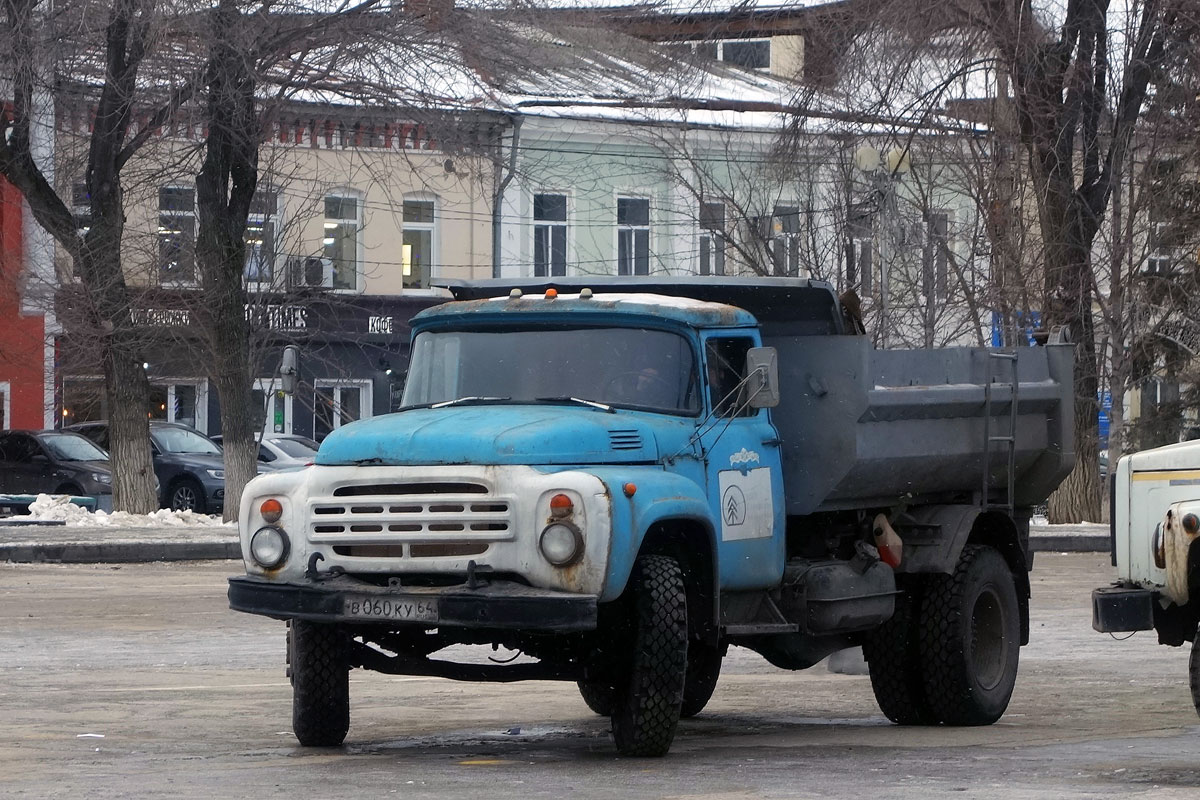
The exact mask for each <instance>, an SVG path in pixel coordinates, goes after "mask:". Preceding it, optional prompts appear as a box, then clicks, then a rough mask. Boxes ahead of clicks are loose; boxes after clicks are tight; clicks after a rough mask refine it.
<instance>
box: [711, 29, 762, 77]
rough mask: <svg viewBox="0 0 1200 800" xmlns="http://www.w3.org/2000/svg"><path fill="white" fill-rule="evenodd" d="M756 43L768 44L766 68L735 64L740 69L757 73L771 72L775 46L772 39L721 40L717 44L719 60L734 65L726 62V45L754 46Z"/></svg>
mask: <svg viewBox="0 0 1200 800" xmlns="http://www.w3.org/2000/svg"><path fill="white" fill-rule="evenodd" d="M756 42H766V43H767V65H766V66H765V67H743V66H742V65H741V64H734V66H736V67H738V68H739V69H750V70H754V71H755V72H770V71H771V50H772V48H773V47H774V45H773V44H772V42H771V39H770V37H758V38H754V39H721V40H719V41H718V42H717V60H718V61H720V62H722V63H732V62H728V61H726V60H725V45H727V44H754V43H756Z"/></svg>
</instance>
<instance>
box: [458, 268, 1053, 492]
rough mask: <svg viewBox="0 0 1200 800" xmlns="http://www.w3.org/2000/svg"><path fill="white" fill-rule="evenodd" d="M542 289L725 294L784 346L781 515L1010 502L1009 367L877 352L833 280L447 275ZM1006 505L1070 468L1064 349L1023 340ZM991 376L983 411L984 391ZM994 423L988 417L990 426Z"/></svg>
mask: <svg viewBox="0 0 1200 800" xmlns="http://www.w3.org/2000/svg"><path fill="white" fill-rule="evenodd" d="M513 286H519V287H521V288H523V289H524V290H525V291H534V292H544V291H545V290H546V289H547V288H550V287H553V288H556V289H559V290H560V291H573V292H578V291H579V290H580V289H582V288H592V289H596V290H602V291H622V292H650V293H654V294H665V295H672V296H678V297H691V298H694V299H697V300H706V301H710V302H719V303H727V304H729V305H734V306H738V307H740V308H743V309H745V310H747V311H749V312H750V313H752V314H754V316H755V317H756V318H757V319H758V321H759V323H760V325H761V330H762V337H763V344H765V345H767V346H769V347H774V348H776V350H777V351H778V354H779V373H780V405H779V407H778V408H776V409H775V410H774V413H773V415H772V419H773V420H774V422H775V425H776V427H777V428H778V429H779V433H780V438H781V441H782V444H781V446H782V448H783V465H784V480H785V483H786V495H787V513H788V514H789V515H803V514H811V513H814V512H817V511H833V510H841V509H852V508H872V507H880V506H895V505H898V504H901V503H904V502H906V501H907V502H912V503H940V502H948V503H962V502H967V503H974V502H978V501H979V499H980V496H981V495H982V494H983V484H984V476H985V474H986V475H987V486H988V491H987V495H988V496H987V498H986V500H987V502H990V503H996V504H1006V503H1008V502H1009V498H1008V497H1007V495H1008V484H1009V481H1008V460H1009V458H1008V457H1009V453H1008V446H1007V444H1004V443H1000V442H996V443H993V444H991V445H990V446H989V445H988V444H987V443H986V442H987V439H988V438H990V437H1000V436H1007V435H1009V433H1010V428H1011V422H1010V411H1011V408H1012V401H1011V398H1012V396H1013V390H1012V383H1013V381H1012V375H1013V373H1012V363H1013V362H1011V361H1008V360H1004V359H997V358H993V357H991V356H989V353H997V352H1000V351H992V350H988V349H985V348H940V349H933V350H875V349H873V348H872V346H871V344H870V342H869V341H868V340H867V337H865V336H859V335H853V334H851V333H849V332H848V328H849V323H848V321H847V319H846V318H845V315H844V313H843V310H842V307H841V305H840V303H839V302H838V299H837V296H836V295H835V294H834V292H833V290H832V288H831V287H830V286H829V284H827V283H823V282H820V281H808V280H801V279H794V278H784V279H780V278H757V279H730V278H724V277H721V278H715V277H714V278H675V279H672V278H626V277H622V278H602V277H587V278H565V279H552V280H546V279H541V280H537V279H534V280H529V281H524V282H521V281H516V282H513V281H490V282H489V281H483V282H479V283H473V284H454V285H452V286H451V290H452V291H453V292H454V295H455V297H456V298H458V299H476V298H479V297H494V296H497V295H501V294H507V293H508V292H509V290H510V289H511V288H512V287H513ZM1008 352H1009V353H1015V355H1016V362H1015V363H1016V369H1017V387H1016V397H1017V419H1016V426H1015V427H1016V431H1015V432H1016V436H1015V437H1014V438H1015V448H1014V453H1013V455H1014V464H1015V469H1014V480H1013V486H1014V491H1013V497H1012V498H1011V501H1012V504H1013V505H1014V506H1016V507H1027V506H1033V505H1037V504H1038V503H1041V502H1042V501H1044V500H1045V499H1046V498H1047V497H1048V496H1049V495H1050V492H1052V491H1053V490H1054V489H1055V487H1057V486H1058V484H1059V482H1060V481H1061V480H1062V479H1063V478H1064V477H1066V475H1067V473H1069V472H1070V471H1071V469H1072V467H1073V466H1074V463H1075V453H1074V449H1075V448H1074V410H1073V409H1074V405H1073V397H1074V383H1073V377H1072V376H1073V373H1072V369H1073V361H1072V348H1071V346H1069V345H1049V346H1045V347H1021V348H1017V349H1016V350H1015V351H1008ZM988 384H992V389H991V395H992V401H991V404H990V410H991V413H990V414H987V413H985V410H986V409H987V408H988V401H987V395H988V390H987V389H986V388H985V387H986V386H987V385H988ZM989 419H990V423H989V422H988V421H987V420H989Z"/></svg>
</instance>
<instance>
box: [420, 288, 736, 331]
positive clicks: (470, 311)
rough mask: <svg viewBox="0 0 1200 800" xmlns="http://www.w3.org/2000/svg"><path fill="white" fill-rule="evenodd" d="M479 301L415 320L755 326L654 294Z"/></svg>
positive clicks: (701, 303)
mask: <svg viewBox="0 0 1200 800" xmlns="http://www.w3.org/2000/svg"><path fill="white" fill-rule="evenodd" d="M519 291H520V290H516V291H515V292H514V294H511V295H505V296H500V297H487V298H482V299H478V300H463V301H459V302H456V303H450V304H446V305H441V306H434V307H433V308H429V309H426V310H424V311H422V312H420V313H419V314H417V315H416V316H415V317H413V322H414V324H415V323H418V322H421V321H424V320H427V319H434V318H438V319H445V318H453V317H457V316H460V315H475V314H485V315H495V314H526V313H528V314H547V313H570V314H578V315H588V316H590V315H592V314H606V313H612V312H614V311H615V312H618V313H634V314H647V315H650V316H654V317H658V318H661V319H668V320H672V321H674V322H681V323H683V324H685V325H691V326H695V327H700V326H704V327H709V326H741V325H754V324H755V322H756V320H755V318H754V315H752V314H750V313H749V312H748V311H745V310H744V309H741V308H738V307H737V306H733V305H729V304H727V303H718V302H713V301H710V300H696V299H694V298H691V297H677V296H672V295H664V294H654V293H650V292H647V293H631V292H605V291H597V292H593V291H591V290H590V289H584V290H582V291H580V292H579V293H577V294H558V293H557V291H556V290H554V289H549V290H547V291H546V292H545V293H529V294H524V293H519Z"/></svg>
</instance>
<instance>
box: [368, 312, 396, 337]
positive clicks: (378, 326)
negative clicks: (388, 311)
mask: <svg viewBox="0 0 1200 800" xmlns="http://www.w3.org/2000/svg"><path fill="white" fill-rule="evenodd" d="M391 332H392V318H391V317H390V316H388V317H379V316H375V315H374V314H372V315H371V316H369V317H367V333H391Z"/></svg>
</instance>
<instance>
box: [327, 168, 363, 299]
mask: <svg viewBox="0 0 1200 800" xmlns="http://www.w3.org/2000/svg"><path fill="white" fill-rule="evenodd" d="M331 197H336V198H339V199H341V200H353V201H354V218H353V219H351V218H350V217H336V218H334V217H330V216H327V212H326V201H328V200H329V198H331ZM365 201H366V196H365V195H364V194H363V193H362V192H360V191H358V190H357V189H351V188H349V187H338V188H336V189H330V190H328V191H327V192H325V194H324V195H323V196H322V198H321V212H322V213H321V224H322V226H328V225H329V223H331V222H332V223H334V224H335V225H344V224H346V223H352V224H353V225H354V285H353V286H331V287H330V288H332V289H333V291H335V292H341V293H343V294H358V293H360V292H362V290H363V284H364V282H365V276H364V275H363V271H364V264H363V253H364V252H365V251H364V247H363V231H364V230H365V227H366V226H365V225H364V223H363V206H364V204H365ZM325 230H326V227H322V238H321V255H322V256H323V257H325V258H329V259H330V261H332V260H333V259H332V258H330V257H329V256H327V255H326V254H325V248H326V246H327V244H328V239H329V237H327V236H324V232H325Z"/></svg>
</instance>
